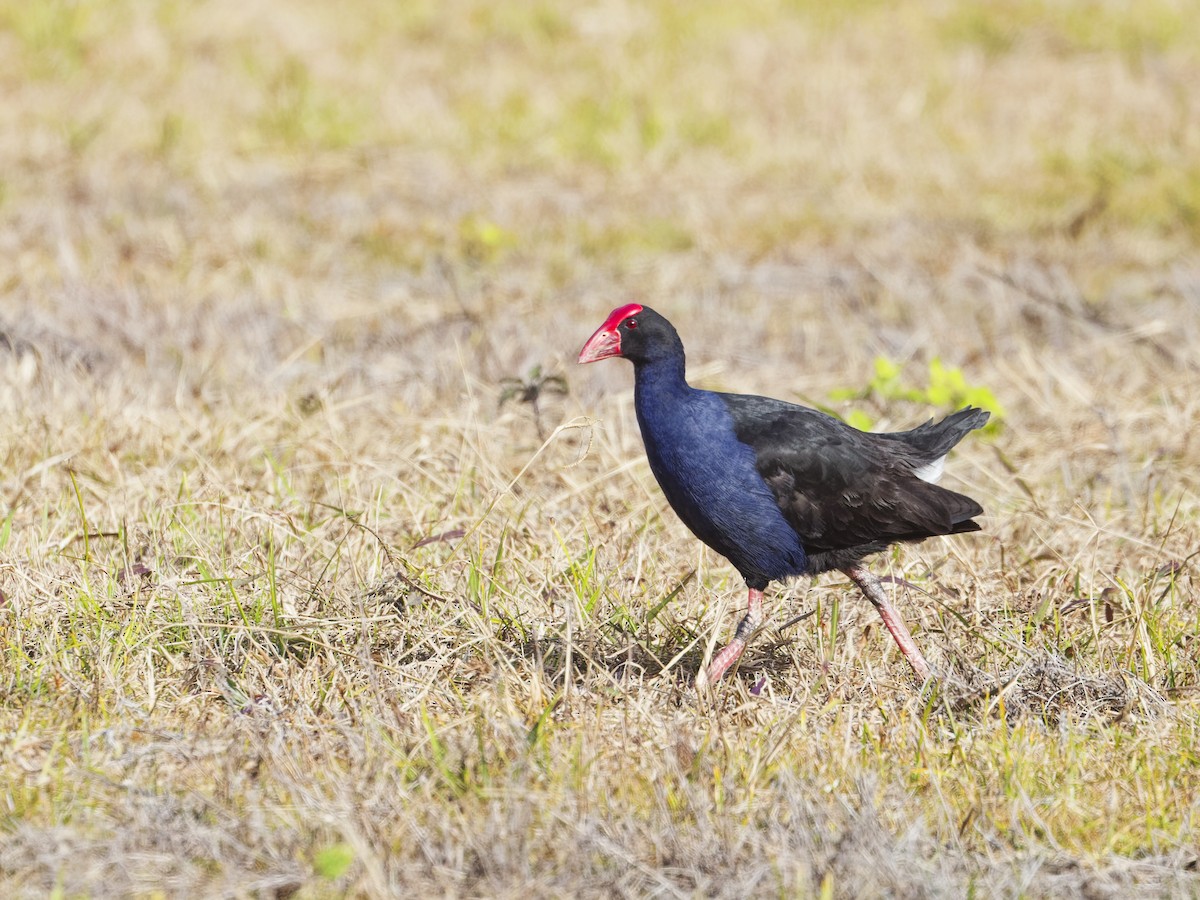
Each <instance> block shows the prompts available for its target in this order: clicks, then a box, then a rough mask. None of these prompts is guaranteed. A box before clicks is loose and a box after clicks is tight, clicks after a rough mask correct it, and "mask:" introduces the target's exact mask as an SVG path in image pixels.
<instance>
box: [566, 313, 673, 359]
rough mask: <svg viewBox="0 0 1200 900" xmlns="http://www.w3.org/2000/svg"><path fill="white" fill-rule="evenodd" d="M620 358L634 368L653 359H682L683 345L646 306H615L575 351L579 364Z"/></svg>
mask: <svg viewBox="0 0 1200 900" xmlns="http://www.w3.org/2000/svg"><path fill="white" fill-rule="evenodd" d="M610 356H623V357H624V358H625V359H627V360H629V361H630V362H632V363H633V364H634V365H639V364H641V363H646V362H653V361H655V360H657V359H668V358H679V359H682V358H683V343H682V342H681V341H680V340H679V335H678V333H676V331H675V329H674V327H673V326H672V325H671V323H670V322H668V321H667V320H666V319H664V318H663V317H662V316H660V315H659V314H658V313H656V312H655V311H654V310H652V309H651V308H650V307H648V306H642V305H641V304H640V303H627V304H625V305H624V306H618V307H617V308H616V309H614V310H613V311H612V312H611V313H609V314H608V318H607V319H605V320H604V324H603V325H601V326H600V327H599V328H597V329H596V333H595V334H593V335H592V336H591V337H590V338H588V340H587V343H586V344H584V345H583V349H582V350H580V351H579V361H580V362H581V363H590V362H595V361H596V360H598V359H608V358H609V357H610Z"/></svg>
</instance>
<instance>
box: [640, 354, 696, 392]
mask: <svg viewBox="0 0 1200 900" xmlns="http://www.w3.org/2000/svg"><path fill="white" fill-rule="evenodd" d="M633 376H634V381H633V385H634V401H635V403H640V402H646V401H648V402H650V403H652V404H653V403H654V399H652V398H659V397H661V398H663V399H667V398H669V397H671V396H672V395H680V394H686V393H687V392H689V391H690V390H691V388H690V387H689V386H688V383H687V379H686V378H685V377H684V357H683V355H682V354H680V355H678V356H674V355H672V356H667V357H663V358H661V359H656V360H652V361H647V362H643V363H639V364H638V365H637V366H635V367H634V372H633Z"/></svg>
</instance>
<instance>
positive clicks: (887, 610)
mask: <svg viewBox="0 0 1200 900" xmlns="http://www.w3.org/2000/svg"><path fill="white" fill-rule="evenodd" d="M842 571H843V572H844V573H845V574H846V575H847V577H849V579H850V580H851V581H853V582H854V583H855V584H857V585H858V586H859V588H861V589H862V592H863V594H865V595H866V598H867V599H868V600H870V601H871V602H872V603H873V604H875V608H876V609H877V610H879V615H880V617H881V618H882V619H883V624H884V626H886V628H887V630H888V631H890V632H891V633H892V637H894V638H895V639H896V643H897V644H899V645H900V652H901V653H903V654H904V658H905V659H907V660H908V664H909V665H910V666H912V667H913V671H914V672H916V673H917V676H918V677H920V678H921V679H923V680H928V679H929V677H930V672H929V663H927V662H925V657H924V656H922V655H921V651H920V650H918V649H917V645H916V642H915V641H913V639H912V635H911V634H909V633H908V628H907V627H905V625H904V622H903V620H901V618H900V613H898V612H896V607H894V606H892V604H891V603H890V602H889V601H888V598H887V594H885V593H884V590H883V584H882V582H880V580H879V579H878V578H876V577H875V576H874V575H872V574H871V573H870V572H868V571H867V570H866V569H865V568H864V567H863V566H850V567H849V568H847V569H842Z"/></svg>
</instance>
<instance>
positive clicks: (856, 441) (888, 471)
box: [720, 394, 988, 574]
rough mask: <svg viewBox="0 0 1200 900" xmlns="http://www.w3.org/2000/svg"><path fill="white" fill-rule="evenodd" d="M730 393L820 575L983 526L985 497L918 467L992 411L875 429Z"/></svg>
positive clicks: (729, 402)
mask: <svg viewBox="0 0 1200 900" xmlns="http://www.w3.org/2000/svg"><path fill="white" fill-rule="evenodd" d="M720 396H721V398H722V399H723V400H724V402H725V404H726V406H727V407H728V409H729V411H730V414H731V415H732V417H733V421H734V428H735V432H736V434H737V438H738V440H739V441H741V442H742V443H744V444H747V445H748V446H750V447H751V448H752V449H753V450H754V453H755V459H756V467H757V469H758V473H759V475H761V476H762V479H763V480H764V481H765V482H766V483H767V485H768V487H769V488H770V490H771V492H772V494H773V495H774V497H775V501H776V503H777V504H778V505H779V508H780V510H781V511H782V512H783V514H784V517H785V518H786V519H787V521H788V523H789V524H790V525H791V526H792V527H793V528H794V529H795V530H796V532H797V534H799V536H800V539H801V542H802V543H803V544H804V548H805V550H806V551H807V552H808V555H809V559H810V565H809V571H810V573H812V574H816V573H817V572H821V571H825V570H828V569H832V568H844V567H845V566H847V565H852V564H854V563H856V562H858V561H859V560H861V559H862V558H863V557H864V556H867V555H868V554H871V553H876V552H879V551H880V550H883V549H885V548H886V547H887V546H888V545H890V544H893V543H895V542H897V541H919V540H923V539H924V538H927V537H932V536H934V535H941V534H958V533H961V532H967V531H978V530H979V525H978V524H977V523H976V522H974V521H972V519H973V518H974V517H975V516H977V515H980V514H981V513H982V512H983V508H982V507H981V506H980V505H979V504H978V503H976V502H975V501H974V500H972V499H971V498H970V497H967V496H964V495H963V494H959V493H956V492H954V491H950V490H947V489H945V488H942V487H938V486H937V485H935V484H930V483H928V482H926V481H924V480H922V479H921V478H920V477H919V476H918V475H917V474H916V473H917V470H918V469H921V468H922V467H924V466H927V465H930V464H931V463H934V462H935V461H936V460H938V459H939V458H940V457H942V456H944V455H945V454H946V452H947V451H948V450H949V449H950V448H951V447H953V446H954V445H955V444H956V443H958V441H959V440H961V439H962V437H963V435H965V434H966V433H967V432H968V431H970V430H972V429H973V428H978V427H980V426H981V425H982V424H983V423H984V422H985V421H986V420H987V415H988V414H987V413H986V412H984V411H982V410H973V409H969V408H968V409H965V410H961V411H959V412H958V413H955V414H954V415H952V416H949V417H948V418H946V419H945V420H943V421H942V422H939V423H937V424H933V423H926V424H925V425H922V426H920V427H918V428H914V429H912V430H911V431H907V432H898V433H894V434H868V433H865V432H862V431H859V430H858V429H856V428H852V427H851V426H849V425H847V424H845V423H844V422H841V421H839V420H837V419H835V418H833V417H832V416H829V415H826V414H825V413H822V412H818V411H817V410H813V409H808V408H806V407H802V406H797V405H795V404H791V403H785V402H784V401H781V400H772V399H769V398H766V397H755V396H750V395H744V394H721V395H720Z"/></svg>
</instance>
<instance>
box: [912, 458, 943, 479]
mask: <svg viewBox="0 0 1200 900" xmlns="http://www.w3.org/2000/svg"><path fill="white" fill-rule="evenodd" d="M945 471H946V457H944V456H939V457H938V458H937V459H935V460H934V461H933V462H931V463H927V464H926V465H923V466H921V467H920V468H919V469H913V474H914V475H916V476H917V477H918V478H920V479H921V480H922V481H928V482H929V483H930V484H937V483H938V482H939V481H941V480H942V473H943V472H945Z"/></svg>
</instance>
